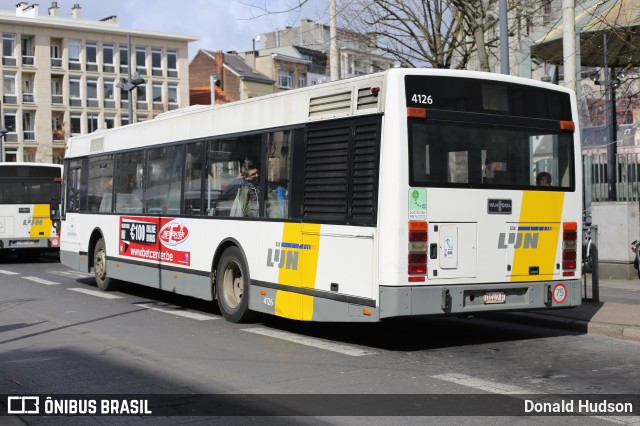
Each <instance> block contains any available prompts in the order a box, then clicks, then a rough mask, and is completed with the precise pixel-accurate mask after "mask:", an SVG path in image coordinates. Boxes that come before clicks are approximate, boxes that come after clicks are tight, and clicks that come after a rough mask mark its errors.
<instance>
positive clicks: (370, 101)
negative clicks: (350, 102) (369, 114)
mask: <svg viewBox="0 0 640 426" xmlns="http://www.w3.org/2000/svg"><path fill="white" fill-rule="evenodd" d="M377 107H378V94H377V93H376V94H375V95H374V94H373V92H372V91H371V87H363V88H361V89H358V111H360V110H363V109H375V108H377Z"/></svg>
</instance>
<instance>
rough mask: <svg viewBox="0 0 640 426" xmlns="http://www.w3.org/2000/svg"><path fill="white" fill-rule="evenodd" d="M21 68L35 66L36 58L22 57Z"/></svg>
mask: <svg viewBox="0 0 640 426" xmlns="http://www.w3.org/2000/svg"><path fill="white" fill-rule="evenodd" d="M22 66H23V67H30V68H33V67H35V66H36V58H35V57H34V56H23V57H22Z"/></svg>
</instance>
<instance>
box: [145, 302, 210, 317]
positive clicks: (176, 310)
mask: <svg viewBox="0 0 640 426" xmlns="http://www.w3.org/2000/svg"><path fill="white" fill-rule="evenodd" d="M135 305H136V306H142V307H143V308H147V309H152V310H154V311H159V312H164V313H166V314H171V315H177V316H179V317H185V318H191V319H194V320H198V321H209V320H215V319H220V318H218V317H214V316H211V315H203V314H199V313H197V312H191V311H188V310H186V309H184V308H180V307H179V306H169V305H164V306H161V305H158V304H156V303H135Z"/></svg>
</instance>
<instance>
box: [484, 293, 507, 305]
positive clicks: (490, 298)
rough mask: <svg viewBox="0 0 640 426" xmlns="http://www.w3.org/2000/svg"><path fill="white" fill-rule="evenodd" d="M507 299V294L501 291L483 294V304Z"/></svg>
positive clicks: (503, 301) (501, 301) (502, 301)
mask: <svg viewBox="0 0 640 426" xmlns="http://www.w3.org/2000/svg"><path fill="white" fill-rule="evenodd" d="M506 301H507V295H506V294H504V292H502V291H492V292H490V293H485V294H484V304H485V305H489V304H492V303H505V302H506Z"/></svg>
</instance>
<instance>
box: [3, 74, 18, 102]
mask: <svg viewBox="0 0 640 426" xmlns="http://www.w3.org/2000/svg"><path fill="white" fill-rule="evenodd" d="M2 88H3V92H2V93H4V95H3V96H2V102H4V103H5V104H17V103H18V96H17V94H16V75H15V73H5V74H4V75H3V76H2Z"/></svg>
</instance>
